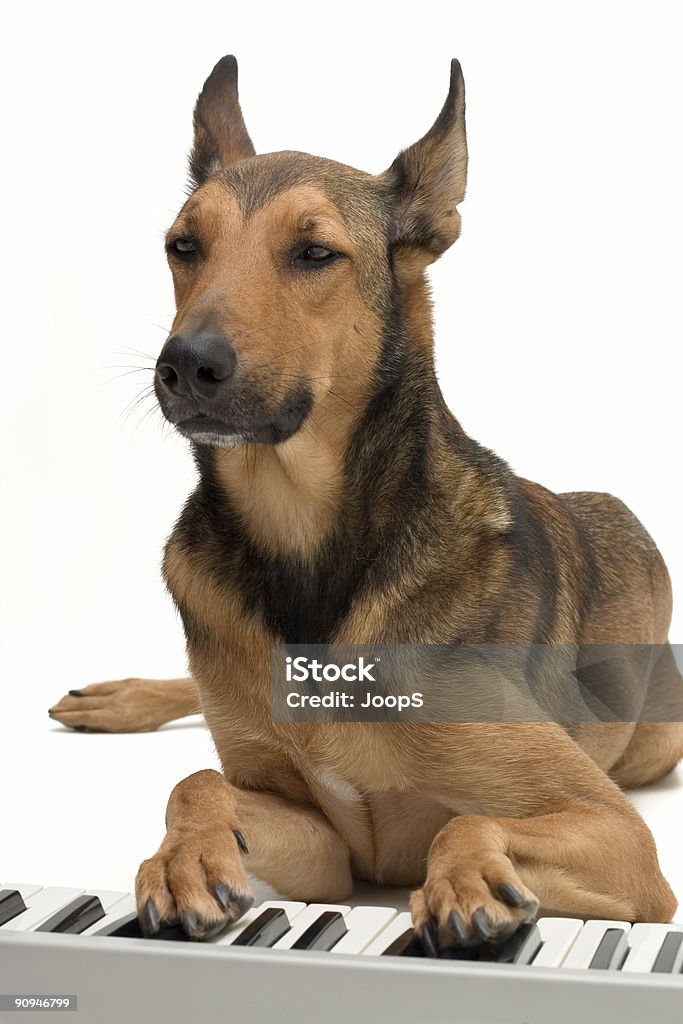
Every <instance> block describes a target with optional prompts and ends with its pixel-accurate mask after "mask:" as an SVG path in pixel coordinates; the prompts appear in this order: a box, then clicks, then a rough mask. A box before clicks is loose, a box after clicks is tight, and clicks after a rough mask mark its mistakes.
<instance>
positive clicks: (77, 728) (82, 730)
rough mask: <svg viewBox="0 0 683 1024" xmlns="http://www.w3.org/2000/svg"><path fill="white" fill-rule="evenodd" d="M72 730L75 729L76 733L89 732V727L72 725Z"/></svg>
mask: <svg viewBox="0 0 683 1024" xmlns="http://www.w3.org/2000/svg"><path fill="white" fill-rule="evenodd" d="M71 728H72V729H73V731H74V732H87V731H88V727H87V725H72V726H71Z"/></svg>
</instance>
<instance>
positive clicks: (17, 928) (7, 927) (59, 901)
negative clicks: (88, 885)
mask: <svg viewBox="0 0 683 1024" xmlns="http://www.w3.org/2000/svg"><path fill="white" fill-rule="evenodd" d="M84 892H85V889H67V888H62V887H58V886H48V887H47V888H46V889H41V890H40V891H39V892H37V893H35V895H33V896H29V898H28V899H27V900H26V901H25V902H26V910H25V911H24V913H23V914H19V915H18V917H14V918H12V920H11V921H8V922H7V924H3V925H2V928H1V930H2V931H3V932H4V931H12V932H30V931H32V930H33V929H34V928H37V927H38V925H40V924H42V923H43V921H47V919H48V917H52V915H53V914H56V913H57V911H58V910H62V908H63V907H65V906H66V905H67V903H71V901H72V900H75V899H77V898H78V897H79V896H82V895H83V893H84Z"/></svg>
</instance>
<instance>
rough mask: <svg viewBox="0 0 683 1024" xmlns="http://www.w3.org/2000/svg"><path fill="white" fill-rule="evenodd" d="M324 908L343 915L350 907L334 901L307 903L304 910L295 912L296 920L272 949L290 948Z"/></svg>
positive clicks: (323, 911) (322, 912)
mask: <svg viewBox="0 0 683 1024" xmlns="http://www.w3.org/2000/svg"><path fill="white" fill-rule="evenodd" d="M326 910H333V911H336V912H337V913H338V914H343V915H344V917H346V915H347V914H348V913H349V911H350V910H351V907H343V906H339V905H338V904H336V903H309V905H308V906H307V907H306V909H305V910H302V911H301V913H300V914H297V917H296V921H295V922H294V924H293V925H292V927H291V928H290V929H289V931H288V932H287V934H286V935H283V936H282V938H281V939H280V940H279V941H278V942H276V943H275V945H274V946H273V949H291V948H292V946H293V945H294V943H295V942H296V940H297V939H298V938H300V936H302V935H303V933H304V932H305V931H306V929H307V928H308V927H309V926H310V925H312V924H313V922H314V921H317V920H318V918H319V917H320V915H321V914H324V913H325V911H326Z"/></svg>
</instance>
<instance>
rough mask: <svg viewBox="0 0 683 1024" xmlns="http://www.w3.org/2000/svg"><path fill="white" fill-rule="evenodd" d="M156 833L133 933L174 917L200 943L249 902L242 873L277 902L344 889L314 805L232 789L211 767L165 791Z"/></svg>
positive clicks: (346, 883) (334, 843)
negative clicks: (273, 893) (162, 822)
mask: <svg viewBox="0 0 683 1024" xmlns="http://www.w3.org/2000/svg"><path fill="white" fill-rule="evenodd" d="M166 830H167V831H166V837H165V839H164V841H163V842H162V844H161V846H160V848H159V850H158V852H157V853H156V854H155V855H154V856H153V857H151V858H150V859H149V860H146V861H143V863H142V864H141V865H140V870H139V871H138V876H137V879H136V883H135V891H136V896H137V903H138V915H139V918H140V923H141V926H142V928H143V930H144V931H145V932H146V933H147V934H149V935H154V934H155V933H156V932H157V931H158V930H159V926H160V924H163V923H164V922H175V921H179V922H180V924H181V926H182V927H183V929H184V930H185V931H186V932H187V934H188V935H189V936H190V937H191V938H193V939H204V938H209V937H210V936H211V935H214V934H215V933H216V932H217V931H219V930H221V929H223V928H225V926H226V925H227V924H229V923H230V922H232V921H235V920H237V919H238V918H239V917H241V916H242V914H244V912H245V911H246V910H247V909H248V908H249V907H250V906H251V904H252V903H253V896H252V894H251V889H250V887H249V883H248V881H247V875H246V873H247V871H249V872H251V873H252V874H253V875H256V876H257V877H258V878H261V879H263V881H265V882H268V884H269V885H271V886H272V887H273V888H274V889H276V890H277V891H278V892H279V893H280V894H281V895H282V896H283V897H284V898H290V899H295V900H305V901H306V902H309V903H321V902H322V903H332V902H336V901H338V900H341V899H344V898H345V897H346V896H348V895H349V893H350V892H351V889H352V886H353V883H352V879H351V868H350V855H349V848H348V847H347V845H346V844H345V843H344V841H343V840H342V839H341V837H340V836H339V835H338V833H337V832H335V830H334V829H333V828H332V826H331V825H330V823H329V822H328V821H327V819H326V818H325V817H324V816H323V815H322V814H321V813H320V811H318V810H317V809H316V808H314V807H311V806H305V805H303V804H297V803H294V802H293V801H291V800H287V799H285V798H283V797H280V796H275V795H274V794H272V793H262V792H258V791H254V790H243V789H238V788H236V787H235V786H233V785H231V784H230V783H229V782H227V781H226V779H225V777H224V776H223V775H221V773H220V772H217V771H214V770H212V769H207V770H206V771H201V772H195V774H194V775H190V776H189V778H187V779H184V780H183V781H182V782H180V783H178V785H177V786H176V787H175V789H174V790H173V792H172V793H171V796H170V798H169V801H168V807H167V809H166Z"/></svg>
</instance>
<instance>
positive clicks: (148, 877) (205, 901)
mask: <svg viewBox="0 0 683 1024" xmlns="http://www.w3.org/2000/svg"><path fill="white" fill-rule="evenodd" d="M240 851H243V852H246V841H245V839H244V836H243V835H242V833H241V832H240V831H239V830H238V829H235V830H233V831H230V830H227V831H226V830H221V831H220V832H218V831H216V832H206V833H204V834H197V833H194V832H193V833H180V834H179V835H178V836H173V835H167V836H166V839H165V840H164V842H163V843H162V845H161V848H160V849H159V852H158V853H156V854H155V855H154V857H150V859H149V860H145V861H143V862H142V864H141V865H140V869H139V871H138V874H137V878H136V880H135V896H136V900H137V905H138V919H139V921H140V927H141V929H142V931H143V932H144V934H145V935H148V936H149V937H150V938H153V937H154V936H155V935H156V934H157V933H158V932H159V929H160V928H161V927H162V926H164V925H172V924H179V925H180V926H181V928H182V929H183V931H184V932H185V933H186V934H187V935H188V936H189V938H191V939H210V938H212V937H213V936H214V935H217V934H218V933H219V932H221V931H222V930H223V929H224V928H225V927H227V925H229V924H231V923H232V922H233V921H237V920H238V918H240V917H242V915H243V914H244V913H245V912H246V911H247V910H248V909H249V908H250V907H251V906H252V904H253V902H254V897H253V894H252V892H251V889H250V886H249V883H248V882H247V878H246V874H245V872H244V868H243V866H242V858H241V856H240Z"/></svg>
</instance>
